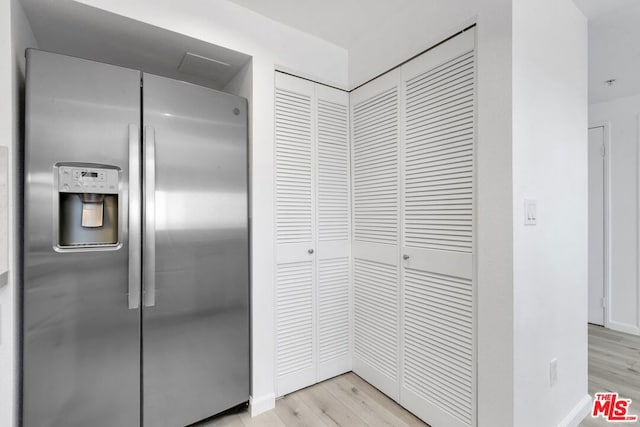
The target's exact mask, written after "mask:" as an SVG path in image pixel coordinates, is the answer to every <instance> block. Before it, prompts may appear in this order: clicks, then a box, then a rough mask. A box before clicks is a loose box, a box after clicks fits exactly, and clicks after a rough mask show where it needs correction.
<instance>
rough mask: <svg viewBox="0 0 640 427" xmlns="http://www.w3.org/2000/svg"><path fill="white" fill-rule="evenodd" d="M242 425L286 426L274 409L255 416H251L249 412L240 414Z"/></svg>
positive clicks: (250, 426) (247, 426)
mask: <svg viewBox="0 0 640 427" xmlns="http://www.w3.org/2000/svg"><path fill="white" fill-rule="evenodd" d="M240 420H241V421H242V426H243V427H287V426H288V424H285V423H284V422H283V421H282V420H281V419H280V417H278V414H276V412H275V411H268V412H265V413H263V414H260V415H258V416H255V417H251V416H250V415H249V412H248V411H247V412H244V413H242V414H240Z"/></svg>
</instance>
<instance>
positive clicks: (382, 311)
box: [353, 258, 398, 381]
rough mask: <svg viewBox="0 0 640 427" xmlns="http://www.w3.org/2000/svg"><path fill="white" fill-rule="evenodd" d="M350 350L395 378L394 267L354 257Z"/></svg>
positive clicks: (396, 324) (396, 309)
mask: <svg viewBox="0 0 640 427" xmlns="http://www.w3.org/2000/svg"><path fill="white" fill-rule="evenodd" d="M353 273H354V352H355V355H356V356H357V357H358V358H360V359H361V360H363V361H366V363H367V364H368V365H369V366H371V367H372V368H374V369H376V370H377V371H378V372H380V373H381V374H383V375H385V376H386V377H388V378H389V379H391V380H393V381H395V380H397V375H398V372H397V357H398V353H397V352H398V330H397V327H398V271H397V268H396V267H395V266H392V265H386V264H382V263H379V262H375V261H368V260H363V259H358V258H356V259H354V272H353Z"/></svg>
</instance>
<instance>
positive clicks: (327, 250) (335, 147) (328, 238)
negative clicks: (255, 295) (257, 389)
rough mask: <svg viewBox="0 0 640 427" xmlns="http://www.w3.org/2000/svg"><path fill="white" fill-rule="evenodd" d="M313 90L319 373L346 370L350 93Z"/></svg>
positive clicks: (321, 377)
mask: <svg viewBox="0 0 640 427" xmlns="http://www.w3.org/2000/svg"><path fill="white" fill-rule="evenodd" d="M315 90H316V97H315V100H316V168H315V170H316V194H317V198H316V206H317V213H316V219H317V227H316V229H317V244H316V247H317V251H318V253H317V259H316V260H317V265H316V269H317V281H316V283H317V308H316V310H317V311H316V318H317V320H318V325H317V331H318V335H317V338H318V339H317V349H318V350H317V354H318V378H317V381H323V380H325V379H327V378H331V377H334V376H336V375H339V374H342V373H344V372H348V371H350V370H351V345H350V332H351V322H350V316H351V307H350V286H349V281H350V266H349V261H350V259H349V256H350V247H349V246H350V245H349V243H350V239H349V237H350V229H351V224H350V209H349V206H350V193H349V187H350V185H349V95H348V94H347V93H346V92H343V91H340V90H337V89H332V88H329V87H326V86H322V85H319V84H316V85H315Z"/></svg>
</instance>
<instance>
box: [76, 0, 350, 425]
mask: <svg viewBox="0 0 640 427" xmlns="http://www.w3.org/2000/svg"><path fill="white" fill-rule="evenodd" d="M79 1H80V2H81V3H85V4H87V5H90V6H94V7H98V8H101V9H104V10H106V11H109V12H113V13H116V14H119V15H123V16H126V17H128V18H132V19H136V20H138V21H143V22H146V23H148V24H151V25H156V26H158V27H161V28H166V29H168V30H171V31H175V32H177V33H182V34H185V35H188V36H191V37H194V38H198V39H201V40H204V41H207V42H210V43H213V44H216V45H220V46H223V47H226V48H229V49H234V50H237V51H240V52H243V53H246V54H248V55H251V56H253V60H252V64H253V70H252V72H253V87H252V91H253V92H252V96H251V98H252V103H253V106H252V107H253V112H252V115H251V116H252V124H253V128H252V131H251V132H252V133H251V142H252V154H251V156H252V157H251V160H252V163H251V170H252V177H251V188H252V210H251V214H252V219H253V228H252V231H253V236H252V237H253V238H252V255H251V257H252V261H251V262H252V272H251V275H252V296H251V298H252V314H253V317H252V323H251V324H252V352H253V355H252V411H253V412H254V413H257V412H261V411H263V410H267V409H270V408H271V407H273V405H274V404H275V401H274V398H275V397H274V379H275V376H274V368H275V362H274V346H275V341H274V339H275V333H274V311H273V310H274V285H273V279H274V270H273V265H274V259H273V253H274V233H273V213H274V207H273V206H274V204H273V168H274V165H273V159H274V155H273V134H274V129H273V123H274V116H273V111H274V98H273V96H274V70H275V68H276V67H277V68H279V69H284V70H289V71H293V72H295V73H296V74H298V75H302V76H305V77H309V78H312V79H314V80H318V81H322V82H326V83H329V84H333V85H335V86H338V87H346V86H347V52H346V50H344V49H342V48H339V47H337V46H335V45H333V44H331V43H328V42H326V41H323V40H320V39H319V38H317V37H313V36H311V35H308V34H305V33H303V32H301V31H298V30H295V29H292V28H290V27H287V26H284V25H282V24H279V23H277V22H275V21H273V20H270V19H268V18H265V17H263V16H262V15H258V14H256V13H254V12H251V11H249V10H248V9H245V8H242V7H240V6H238V5H236V4H233V3H230V2H228V1H225V0H184V1H182V2H180V5H179V7H177V3H176V2H175V1H174V0H138V1H135V2H132V1H129V0H79Z"/></svg>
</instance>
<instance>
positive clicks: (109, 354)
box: [22, 50, 140, 427]
mask: <svg viewBox="0 0 640 427" xmlns="http://www.w3.org/2000/svg"><path fill="white" fill-rule="evenodd" d="M27 61H28V62H27V94H26V101H27V111H26V152H25V199H24V218H25V224H24V227H25V230H24V247H23V249H24V297H23V304H24V309H23V327H24V332H23V333H24V336H23V338H24V341H23V345H24V347H23V387H24V388H23V392H24V395H23V403H22V417H23V425H24V427H87V426H91V427H131V426H136V425H139V422H140V344H139V343H140V311H139V310H129V302H128V295H127V294H128V288H129V286H128V274H129V272H128V255H129V254H128V249H129V248H128V228H127V213H128V212H127V207H128V185H127V183H128V176H129V164H128V158H129V125H130V124H131V125H133V126H134V127H135V128H138V127H139V121H140V73H139V72H138V71H132V70H127V69H123V68H119V67H114V66H110V65H105V64H98V63H95V62H90V61H85V60H81V59H76V58H71V57H66V56H62V55H56V54H52V53H47V52H41V51H35V50H29V51H28V54H27ZM134 133H135V131H134ZM59 162H79V163H82V162H91V163H96V164H104V165H112V166H114V167H116V168H119V169H120V170H121V172H122V174H121V180H120V189H119V194H118V199H117V200H118V221H119V222H120V227H121V228H120V231H121V234H120V236H121V242H122V245H121V246H119V247H116V246H114V247H110V248H108V249H102V250H93V249H92V248H83V249H71V250H67V251H56V250H54V244H55V243H54V240H55V238H54V231H55V228H56V227H57V226H58V224H56V223H54V220H53V218H54V217H55V215H54V206H55V205H56V203H55V198H56V197H59V193H58V188H57V187H56V186H55V180H56V178H55V177H56V168H54V166H55V165H56V164H57V163H59ZM60 194H62V193H60ZM74 196H75V195H74ZM78 206H81V204H80V203H78ZM77 216H78V218H79V217H80V212H77ZM134 299H135V298H134Z"/></svg>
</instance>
